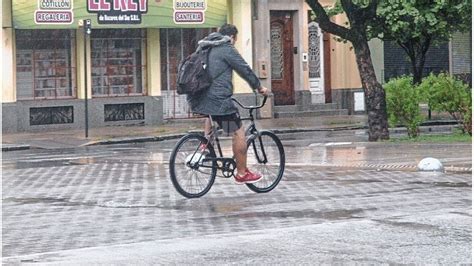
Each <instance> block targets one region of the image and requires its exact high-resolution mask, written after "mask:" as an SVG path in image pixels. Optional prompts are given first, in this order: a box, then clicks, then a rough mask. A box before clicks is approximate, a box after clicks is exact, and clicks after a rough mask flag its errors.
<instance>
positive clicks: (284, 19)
mask: <svg viewBox="0 0 474 266" xmlns="http://www.w3.org/2000/svg"><path fill="white" fill-rule="evenodd" d="M270 36H271V43H270V45H271V66H272V68H271V77H272V92H273V94H274V97H275V105H294V104H295V89H294V66H293V65H294V63H293V53H294V45H293V17H292V14H291V13H290V12H288V11H271V12H270Z"/></svg>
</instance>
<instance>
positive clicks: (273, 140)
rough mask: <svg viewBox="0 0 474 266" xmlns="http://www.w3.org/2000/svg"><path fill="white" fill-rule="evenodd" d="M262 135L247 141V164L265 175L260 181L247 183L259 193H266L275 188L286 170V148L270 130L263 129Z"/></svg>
mask: <svg viewBox="0 0 474 266" xmlns="http://www.w3.org/2000/svg"><path fill="white" fill-rule="evenodd" d="M260 133H261V135H260V136H259V137H256V138H251V139H249V140H248V141H247V165H248V166H249V168H252V170H256V171H257V172H258V173H260V174H261V175H262V176H263V177H262V179H261V180H260V181H258V182H256V183H252V184H246V185H247V187H248V188H250V189H251V190H252V191H255V192H257V193H265V192H269V191H271V190H272V189H274V188H275V187H276V186H277V185H278V183H279V182H280V180H281V178H282V177H283V172H284V171H285V150H284V149H283V145H282V144H281V141H280V139H279V138H278V137H277V136H276V135H275V134H273V133H272V132H269V131H261V132H260Z"/></svg>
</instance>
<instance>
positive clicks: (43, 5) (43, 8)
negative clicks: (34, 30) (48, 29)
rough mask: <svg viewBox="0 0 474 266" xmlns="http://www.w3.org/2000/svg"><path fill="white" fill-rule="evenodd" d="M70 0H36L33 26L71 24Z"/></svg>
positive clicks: (72, 17)
mask: <svg viewBox="0 0 474 266" xmlns="http://www.w3.org/2000/svg"><path fill="white" fill-rule="evenodd" d="M72 8H73V6H72V0H38V10H36V11H35V14H34V16H35V24H72V22H73V20H74V15H73V12H72Z"/></svg>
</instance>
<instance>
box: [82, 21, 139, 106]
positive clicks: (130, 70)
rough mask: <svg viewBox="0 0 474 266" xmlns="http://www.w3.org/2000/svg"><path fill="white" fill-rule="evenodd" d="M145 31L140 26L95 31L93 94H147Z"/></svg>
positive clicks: (92, 54)
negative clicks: (129, 28)
mask: <svg viewBox="0 0 474 266" xmlns="http://www.w3.org/2000/svg"><path fill="white" fill-rule="evenodd" d="M127 33H129V34H128V36H127V37H125V36H123V35H126V34H127ZM142 34H144V32H143V33H142V32H141V31H140V30H128V31H117V30H96V31H94V32H93V36H92V42H91V45H92V46H91V60H92V95H93V96H95V97H97V96H122V95H123V96H125V95H143V84H144V83H145V81H144V75H143V74H144V71H145V58H144V56H145V53H143V51H144V50H145V48H144V47H145V40H146V39H145V38H144V35H143V36H142Z"/></svg>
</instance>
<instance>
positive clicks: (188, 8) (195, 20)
mask: <svg viewBox="0 0 474 266" xmlns="http://www.w3.org/2000/svg"><path fill="white" fill-rule="evenodd" d="M173 9H174V14H173V19H174V23H176V24H202V23H204V21H205V15H206V13H205V11H206V9H207V3H206V0H174V1H173Z"/></svg>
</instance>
